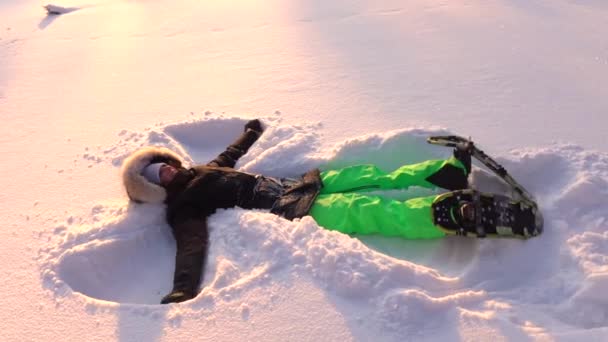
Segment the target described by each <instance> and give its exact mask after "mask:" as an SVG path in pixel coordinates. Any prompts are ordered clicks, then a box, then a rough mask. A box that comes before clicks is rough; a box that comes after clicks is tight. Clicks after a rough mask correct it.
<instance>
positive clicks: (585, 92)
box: [0, 0, 608, 342]
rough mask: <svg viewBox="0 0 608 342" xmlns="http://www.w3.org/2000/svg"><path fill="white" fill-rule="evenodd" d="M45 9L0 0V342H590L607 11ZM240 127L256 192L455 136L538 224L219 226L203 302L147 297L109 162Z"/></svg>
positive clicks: (604, 333) (409, 155)
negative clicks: (509, 231)
mask: <svg viewBox="0 0 608 342" xmlns="http://www.w3.org/2000/svg"><path fill="white" fill-rule="evenodd" d="M41 5H43V4H41V3H39V2H36V1H32V0H24V1H14V0H0V13H2V19H3V20H2V21H1V22H0V117H1V118H2V125H0V153H1V154H2V167H1V168H0V179H2V181H3V182H2V191H0V199H1V201H2V202H1V203H2V204H3V205H2V206H0V218H1V219H0V222H1V223H2V225H3V229H2V230H1V233H0V236H1V239H0V241H1V243H0V284H1V288H2V290H3V297H2V298H3V299H2V301H1V302H0V322H1V323H0V327H1V328H2V338H1V340H2V341H11V342H12V341H83V340H87V341H115V340H119V341H161V340H163V341H192V340H207V341H268V340H270V341H353V340H354V341H407V340H415V341H459V340H473V341H504V340H510V341H527V340H541V341H553V340H560V341H562V340H566V341H605V340H607V339H608V299H607V297H606V295H605V293H606V292H607V291H608V268H607V266H606V265H607V261H608V209H607V206H606V203H605V202H606V198H608V149H607V148H606V144H605V143H606V142H605V137H606V136H607V135H608V116H607V115H606V113H608V96H606V89H608V78H607V77H606V75H608V45H607V44H606V38H605V37H606V36H608V26H607V25H606V18H607V15H608V6H607V4H606V3H605V2H604V1H599V0H596V1H593V0H551V1H549V0H538V1H514V0H492V1H465V0H450V1H447V0H413V1H407V2H404V1H401V0H381V1H367V0H361V1H342V0H336V1H322V0H289V1H283V0H281V1H279V0H268V1H259V0H249V1H236V2H234V1H198V0H183V1H168V0H155V1H124V0H107V1H99V0H89V1H80V0H64V1H61V2H60V3H55V4H53V6H56V7H54V8H56V9H57V12H66V11H64V10H63V9H67V10H71V13H69V14H66V15H63V14H62V15H46V13H45V12H44V11H43V10H41V8H40V7H41ZM258 117H259V118H261V119H262V121H263V122H264V124H265V125H266V127H267V130H266V132H265V133H264V134H263V135H262V137H261V138H260V140H259V141H258V142H257V143H256V144H255V145H254V146H253V147H252V148H251V150H250V152H249V153H248V154H247V155H245V156H244V157H243V158H242V159H241V160H239V162H238V164H237V167H238V168H239V169H240V170H243V171H247V172H252V173H263V174H266V175H270V176H290V177H291V176H298V175H300V174H301V173H303V172H304V171H306V170H308V169H310V168H313V167H320V168H322V169H330V168H338V167H342V166H347V165H352V164H356V163H375V164H378V165H379V166H381V167H382V168H385V169H387V170H390V169H393V168H396V167H398V166H400V165H402V164H405V163H414V162H418V161H422V160H426V159H428V158H443V157H446V156H448V155H449V154H450V151H449V149H446V148H443V147H439V146H432V145H428V144H426V143H425V138H426V137H427V136H428V135H431V134H446V133H451V132H453V133H456V134H460V135H467V136H469V135H470V136H472V137H473V139H474V140H475V141H476V142H477V143H478V144H479V145H480V146H481V147H482V148H483V149H484V150H485V151H486V152H487V153H488V154H490V155H492V156H496V157H497V160H498V161H499V162H501V163H503V164H504V166H505V167H506V168H507V169H508V170H509V171H510V172H511V173H512V175H513V176H514V177H515V178H516V179H517V180H518V181H520V182H521V183H522V184H523V185H524V186H525V187H526V188H528V189H529V190H530V192H531V193H533V194H534V195H535V196H536V197H537V199H538V202H539V203H540V206H541V209H542V210H543V213H544V217H545V232H544V233H543V235H541V236H539V237H536V238H533V239H530V240H527V241H522V240H511V239H485V240H478V239H467V238H459V237H446V238H444V239H438V240H431V241H407V240H402V239H396V238H383V237H378V236H347V235H343V234H340V233H337V232H332V231H328V230H325V229H323V228H321V227H319V226H318V225H317V224H316V223H315V222H314V221H313V220H312V219H311V218H310V217H305V218H302V219H300V220H297V221H294V222H290V221H286V220H284V219H281V218H278V217H276V216H273V215H271V214H269V213H267V212H265V211H261V210H249V211H247V210H243V209H240V208H234V209H228V210H220V211H218V212H217V213H216V214H214V215H213V216H212V217H210V219H209V227H210V234H211V235H210V241H211V244H210V250H209V259H208V262H207V267H206V269H205V274H204V281H203V283H202V289H201V292H200V294H199V295H198V296H197V297H196V298H195V299H193V300H191V301H187V302H184V303H180V304H171V305H159V304H158V302H159V300H160V298H162V296H163V295H165V294H166V293H167V292H168V291H169V290H170V288H171V280H172V273H173V267H174V266H173V262H174V261H173V258H174V253H175V242H174V241H173V238H172V236H171V233H170V229H169V227H168V226H167V224H166V223H165V221H164V210H165V209H164V207H163V206H162V205H151V204H148V205H137V204H134V203H129V202H128V199H127V196H126V194H125V193H124V189H122V188H121V182H120V175H119V168H120V165H121V164H122V162H123V160H124V159H125V158H126V157H127V156H128V155H129V154H130V153H132V152H133V151H134V150H136V149H138V148H140V147H142V146H148V145H156V146H163V147H166V148H169V149H171V150H173V151H175V152H176V153H178V154H179V155H181V156H183V157H184V158H185V160H186V161H187V162H188V163H190V164H195V163H203V162H206V161H208V160H210V159H211V158H213V157H214V156H215V155H216V154H217V153H218V152H220V151H221V150H222V149H223V148H224V147H225V146H226V145H227V144H228V143H230V142H231V141H232V140H233V139H234V138H235V137H236V136H237V135H238V134H239V133H240V132H242V129H243V124H244V123H245V122H247V121H248V120H250V119H253V118H258ZM471 180H472V184H473V185H474V187H476V188H478V189H482V190H486V191H495V192H500V193H505V192H508V189H507V188H506V187H505V185H504V184H503V183H501V182H500V181H498V180H497V179H496V178H495V177H493V176H492V175H491V174H489V173H488V172H486V171H484V170H482V169H480V168H477V167H476V168H475V169H474V172H473V174H472V179H471ZM427 194H429V192H428V191H427V190H424V189H410V190H408V191H396V192H390V193H383V195H386V196H392V197H395V198H399V199H405V198H410V197H415V196H421V195H427Z"/></svg>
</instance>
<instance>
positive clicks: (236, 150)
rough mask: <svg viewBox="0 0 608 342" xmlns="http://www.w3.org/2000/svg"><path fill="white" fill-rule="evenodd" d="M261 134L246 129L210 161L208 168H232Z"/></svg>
mask: <svg viewBox="0 0 608 342" xmlns="http://www.w3.org/2000/svg"><path fill="white" fill-rule="evenodd" d="M261 134H262V132H260V131H256V130H253V129H251V128H248V129H247V130H246V131H245V132H244V133H243V134H241V136H240V137H239V138H238V139H236V141H235V142H233V143H232V144H230V146H228V147H227V148H226V150H225V151H224V152H222V153H220V154H219V155H218V156H217V157H216V158H215V159H213V160H212V161H210V162H209V163H208V164H207V165H208V166H219V167H234V165H235V164H236V161H237V160H238V159H239V158H241V157H242V156H243V155H244V154H245V153H247V151H248V150H249V148H250V147H251V145H253V143H255V142H256V140H258V138H259V137H260V135H261Z"/></svg>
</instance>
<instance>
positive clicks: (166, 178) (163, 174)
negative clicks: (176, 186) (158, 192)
mask: <svg viewBox="0 0 608 342" xmlns="http://www.w3.org/2000/svg"><path fill="white" fill-rule="evenodd" d="M158 174H159V176H160V185H162V186H167V185H168V184H169V183H171V181H172V180H173V178H175V175H176V174H177V169H176V168H174V167H173V166H171V165H167V164H165V165H163V166H161V167H160V170H159V171H158Z"/></svg>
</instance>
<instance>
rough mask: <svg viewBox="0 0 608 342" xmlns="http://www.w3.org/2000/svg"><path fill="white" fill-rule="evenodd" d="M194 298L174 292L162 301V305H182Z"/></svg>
mask: <svg viewBox="0 0 608 342" xmlns="http://www.w3.org/2000/svg"><path fill="white" fill-rule="evenodd" d="M193 297H194V296H192V295H189V294H187V293H185V292H183V291H173V292H171V293H169V294H168V295H166V296H164V297H163V299H162V300H161V301H160V303H161V304H169V303H180V302H183V301H186V300H188V299H192V298H193Z"/></svg>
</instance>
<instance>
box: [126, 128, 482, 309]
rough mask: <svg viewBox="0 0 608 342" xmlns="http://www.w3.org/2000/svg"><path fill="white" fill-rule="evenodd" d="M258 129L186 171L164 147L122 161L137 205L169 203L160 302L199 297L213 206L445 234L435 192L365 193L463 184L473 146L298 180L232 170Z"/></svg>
mask: <svg viewBox="0 0 608 342" xmlns="http://www.w3.org/2000/svg"><path fill="white" fill-rule="evenodd" d="M262 132H263V128H262V125H261V123H260V121H259V120H252V121H249V122H248V123H247V124H246V125H245V130H244V133H242V134H241V136H240V137H239V138H238V139H237V140H236V141H235V142H234V143H232V144H231V145H230V146H228V147H227V148H226V150H225V151H224V152H222V153H220V154H219V155H218V156H217V157H216V158H215V159H214V160H212V161H211V162H209V163H207V164H206V165H200V166H195V167H192V168H189V169H188V168H184V167H183V166H182V162H181V158H180V157H179V156H178V155H177V154H175V153H174V152H172V151H170V150H168V149H165V148H155V147H148V148H144V149H142V150H139V151H137V152H135V153H134V154H133V155H131V156H130V157H129V158H128V159H126V160H125V163H124V165H123V171H122V172H123V181H124V185H125V187H126V190H127V193H128V195H129V197H130V198H131V199H132V200H133V201H136V202H148V203H162V202H164V203H166V205H167V221H168V223H169V225H170V226H171V228H172V232H173V236H174V237H175V240H176V242H177V254H176V260H175V274H174V278H173V290H172V291H171V293H170V294H168V295H166V296H165V297H164V298H163V299H162V301H161V303H163V304H166V303H171V302H182V301H185V300H188V299H191V298H193V297H195V296H196V294H197V291H198V287H199V283H200V279H201V272H202V270H203V267H204V265H205V258H206V254H207V244H208V232H207V223H206V220H207V217H208V216H209V215H211V214H213V213H214V212H215V210H216V209H218V208H232V207H235V206H238V207H241V208H245V209H270V211H271V212H272V213H274V214H277V215H280V216H282V217H284V218H286V219H289V220H292V219H295V218H300V217H303V216H306V215H310V216H312V217H313V218H314V219H315V220H316V222H317V223H318V224H319V225H320V226H323V227H325V228H327V229H332V230H337V231H340V232H343V233H347V234H350V233H360V234H382V235H387V236H400V237H403V238H407V239H429V238H438V237H442V236H444V235H445V234H446V233H450V231H448V230H445V229H442V228H441V227H439V226H438V225H436V224H435V223H434V221H433V217H432V216H433V215H432V209H431V206H432V205H433V203H434V202H435V200H436V199H437V198H438V196H429V197H423V198H414V199H410V200H407V201H403V202H402V201H397V200H393V199H387V198H383V197H380V196H369V195H364V194H362V193H361V192H365V191H370V190H379V189H380V190H387V189H405V188H408V187H410V186H414V185H415V186H422V187H426V188H436V187H440V188H444V189H447V190H458V189H466V188H467V187H468V180H467V179H468V175H469V172H470V170H471V155H470V153H469V152H470V151H467V150H463V149H455V150H454V156H452V157H451V158H449V159H447V160H430V161H426V162H422V163H419V164H414V165H406V166H402V167H400V168H398V169H397V170H395V171H393V172H391V173H385V172H383V171H381V170H380V169H378V168H377V167H375V166H374V165H356V166H351V167H346V168H344V169H340V170H328V171H324V172H320V171H319V170H318V169H315V170H311V171H308V172H307V173H305V174H304V175H303V176H302V177H301V178H300V179H275V178H270V177H265V176H262V175H254V174H249V173H245V172H240V171H237V170H235V169H234V168H233V167H234V165H235V163H236V161H237V160H238V159H239V158H240V157H241V156H243V155H244V154H245V153H247V150H248V149H249V148H250V147H251V146H252V145H253V143H254V142H255V141H256V140H257V139H258V138H259V137H260V135H261V134H262ZM472 210H473V207H472V206H471V205H470V203H469V204H466V203H465V204H462V205H459V207H458V210H455V211H454V213H452V214H451V217H452V219H453V220H454V221H455V222H457V223H458V224H464V223H466V221H467V220H474V218H475V215H474V213H471V211H472Z"/></svg>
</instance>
